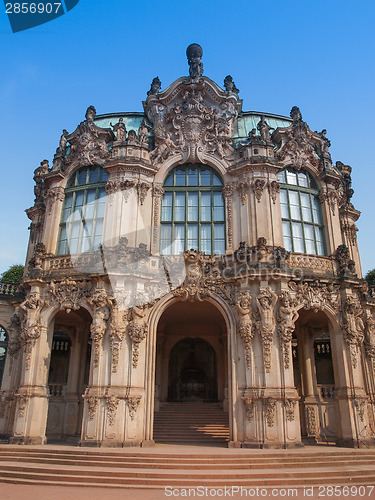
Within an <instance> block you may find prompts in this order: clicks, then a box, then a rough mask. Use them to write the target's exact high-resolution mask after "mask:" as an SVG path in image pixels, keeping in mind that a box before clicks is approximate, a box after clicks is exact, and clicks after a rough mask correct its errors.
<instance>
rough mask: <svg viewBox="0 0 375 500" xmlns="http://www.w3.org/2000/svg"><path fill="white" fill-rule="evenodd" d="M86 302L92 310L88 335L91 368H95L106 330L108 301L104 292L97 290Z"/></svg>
mask: <svg viewBox="0 0 375 500" xmlns="http://www.w3.org/2000/svg"><path fill="white" fill-rule="evenodd" d="M88 302H89V304H91V306H92V308H93V310H94V313H93V318H92V322H91V325H90V334H91V339H92V343H93V366H94V368H97V367H98V366H99V356H100V348H101V345H102V341H103V337H104V334H105V332H106V330H107V320H108V319H109V307H108V304H109V301H108V298H107V293H106V291H105V290H104V289H102V288H98V289H97V290H95V292H94V294H93V295H92V297H90V298H89V299H88Z"/></svg>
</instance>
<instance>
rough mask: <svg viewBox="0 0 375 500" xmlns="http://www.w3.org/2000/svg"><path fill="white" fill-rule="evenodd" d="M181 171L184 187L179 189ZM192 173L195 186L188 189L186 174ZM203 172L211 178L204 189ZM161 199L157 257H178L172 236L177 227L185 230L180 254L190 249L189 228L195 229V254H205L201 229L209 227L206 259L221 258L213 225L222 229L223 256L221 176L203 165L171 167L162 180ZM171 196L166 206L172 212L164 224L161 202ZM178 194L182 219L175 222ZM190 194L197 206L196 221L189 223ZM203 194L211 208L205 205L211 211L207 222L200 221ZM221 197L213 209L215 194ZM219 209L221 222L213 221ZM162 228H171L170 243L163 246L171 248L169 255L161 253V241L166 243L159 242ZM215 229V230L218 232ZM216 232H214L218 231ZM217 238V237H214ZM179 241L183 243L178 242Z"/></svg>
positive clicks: (224, 238) (223, 209)
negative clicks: (179, 172) (178, 178)
mask: <svg viewBox="0 0 375 500" xmlns="http://www.w3.org/2000/svg"><path fill="white" fill-rule="evenodd" d="M182 169H184V171H185V184H184V185H178V184H177V172H178V171H181V170H182ZM192 169H197V183H196V184H194V185H189V171H190V170H192ZM202 170H208V171H209V174H210V182H209V184H207V185H204V184H203V185H202ZM171 176H172V182H171V184H169V185H168V184H166V183H167V182H168V181H169V179H170V178H171ZM163 189H164V195H163V198H162V202H161V211H160V226H161V229H160V242H159V248H160V254H161V255H178V253H177V252H176V250H175V242H176V238H175V234H176V226H183V227H184V248H183V251H186V250H190V249H191V248H194V247H192V246H191V245H190V244H188V241H189V237H188V228H189V226H190V227H191V226H192V225H196V226H197V232H198V235H197V248H196V250H198V251H205V250H203V248H202V240H204V238H202V231H201V229H202V227H210V247H211V249H210V253H207V251H206V253H207V254H208V255H222V254H221V253H215V225H217V226H218V225H220V226H222V230H223V233H222V234H223V238H220V240H219V241H222V242H223V250H224V254H225V252H226V213H225V202H224V198H223V180H222V179H221V176H220V175H219V174H218V173H217V172H216V171H215V170H214V169H213V168H212V167H210V166H209V165H206V164H200V163H196V164H190V163H189V164H185V165H178V166H176V167H174V168H173V169H172V170H171V171H170V172H168V174H167V176H166V177H165V180H164V185H163ZM168 193H172V197H171V198H172V200H171V205H168V206H169V207H170V210H171V217H170V218H169V219H168V220H163V209H164V200H165V199H166V194H168ZM178 193H184V194H185V197H184V217H183V219H181V220H176V213H175V212H176V203H175V200H176V195H177V194H178ZM189 193H197V195H198V203H197V205H193V206H194V207H196V208H197V217H196V218H195V219H189ZM204 193H209V194H210V205H205V206H207V207H208V206H209V207H210V217H209V219H207V220H205V219H204V217H202V207H203V205H202V202H201V200H202V194H204ZM216 193H220V196H221V203H220V205H215V194H216ZM218 206H219V207H220V208H221V209H222V213H223V218H222V219H220V220H217V221H216V220H215V207H218ZM163 226H164V227H166V226H169V227H170V228H171V236H170V239H169V241H170V242H171V244H170V245H169V246H166V247H165V248H164V250H165V249H167V248H171V253H166V252H165V251H163V246H162V244H163V241H167V240H166V239H163V238H162V233H163ZM217 229H218V228H217ZM217 229H216V231H217ZM216 236H217V235H216ZM181 241H182V240H181Z"/></svg>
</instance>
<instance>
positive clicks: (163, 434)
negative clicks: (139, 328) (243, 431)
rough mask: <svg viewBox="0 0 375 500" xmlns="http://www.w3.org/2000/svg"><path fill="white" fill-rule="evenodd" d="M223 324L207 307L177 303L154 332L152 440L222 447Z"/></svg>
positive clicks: (225, 358)
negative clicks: (154, 367) (155, 332)
mask: <svg viewBox="0 0 375 500" xmlns="http://www.w3.org/2000/svg"><path fill="white" fill-rule="evenodd" d="M227 366H228V355H227V332H226V323H225V320H224V318H223V316H222V314H221V313H220V311H219V310H218V309H217V308H216V307H215V306H214V305H213V304H211V303H210V302H208V301H204V302H199V301H197V302H182V301H179V302H175V303H173V304H172V305H171V306H170V307H169V308H168V309H166V310H165V311H164V313H163V314H162V316H161V318H160V320H159V323H158V329H157V354H156V377H155V380H156V384H155V385H156V386H155V419H154V439H155V440H156V441H157V442H166V443H186V444H193V443H194V444H208V443H210V444H213V445H214V444H220V445H225V443H226V440H227V439H228V438H229V423H228V420H229V419H228V389H227V388H228V368H227Z"/></svg>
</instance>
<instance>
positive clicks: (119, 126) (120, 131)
mask: <svg viewBox="0 0 375 500" xmlns="http://www.w3.org/2000/svg"><path fill="white" fill-rule="evenodd" d="M110 125H111V127H112V128H113V132H114V133H115V134H116V140H115V143H118V142H124V141H125V139H126V127H125V123H124V119H123V118H119V121H118V122H117V123H116V124H115V125H112V123H110Z"/></svg>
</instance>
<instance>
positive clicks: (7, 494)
mask: <svg viewBox="0 0 375 500" xmlns="http://www.w3.org/2000/svg"><path fill="white" fill-rule="evenodd" d="M374 482H375V479H374ZM167 493H170V494H168V495H167V494H166V492H165V491H164V490H139V489H129V490H126V489H116V488H96V487H92V488H81V487H80V488H72V487H66V486H26V485H25V486H24V485H19V484H4V483H1V480H0V498H1V500H21V499H22V500H23V499H25V500H47V499H48V500H50V499H51V500H75V499H77V500H167V499H168V498H171V499H176V498H237V499H239V498H244V499H245V498H253V499H256V498H265V497H268V498H294V499H298V500H302V499H305V500H307V499H314V500H315V499H319V498H339V496H341V497H342V498H346V499H347V500H349V499H350V500H356V499H358V500H359V499H362V500H363V499H365V498H366V499H369V500H374V499H375V488H374V492H373V493H372V495H371V496H369V495H368V493H369V490H368V491H367V492H366V491H362V492H360V493H365V494H364V495H363V494H358V495H354V494H353V495H348V496H344V495H343V494H342V493H343V492H342V490H341V495H338V493H339V490H337V495H336V496H335V495H334V494H333V495H331V494H328V492H324V491H319V490H318V488H317V487H315V488H314V490H313V491H311V488H309V489H306V491H304V490H303V489H301V490H299V491H298V493H296V491H295V489H293V491H289V492H288V491H287V490H286V489H283V490H281V489H276V490H270V489H269V490H267V493H266V494H265V491H264V490H262V492H261V491H259V493H258V494H256V491H250V492H249V494H248V495H246V494H245V492H243V494H242V495H241V494H240V493H237V494H235V493H234V494H230V495H229V493H232V492H231V491H230V490H229V491H228V492H227V495H225V491H220V490H216V494H215V491H211V494H210V493H209V494H208V495H204V494H203V495H202V494H201V495H199V496H198V494H196V495H194V493H193V492H191V494H190V495H188V492H187V491H186V492H184V491H182V490H180V491H175V492H174V494H173V493H172V491H169V492H167ZM184 493H185V494H184ZM202 493H203V492H202ZM311 493H312V496H311Z"/></svg>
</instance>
